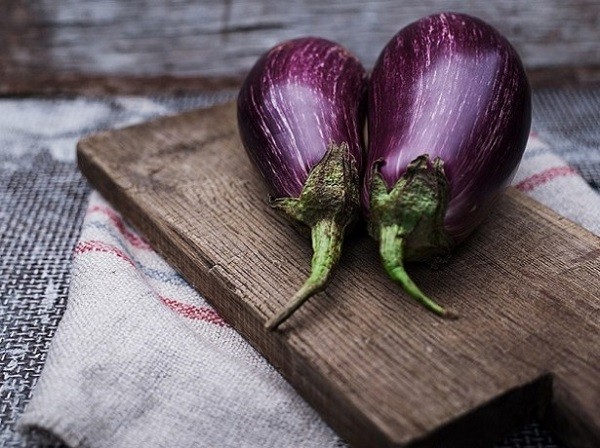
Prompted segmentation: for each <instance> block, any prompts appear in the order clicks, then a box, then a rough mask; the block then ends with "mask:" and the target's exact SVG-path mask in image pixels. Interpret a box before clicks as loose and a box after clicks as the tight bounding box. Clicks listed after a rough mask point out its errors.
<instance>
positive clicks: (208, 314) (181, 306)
mask: <svg viewBox="0 0 600 448" xmlns="http://www.w3.org/2000/svg"><path fill="white" fill-rule="evenodd" d="M159 297H160V300H161V301H162V302H163V303H164V304H165V305H167V306H168V307H169V308H170V309H172V310H173V311H175V312H176V313H177V314H180V315H182V316H184V317H187V318H189V319H194V320H203V321H205V322H210V323H211V324H215V325H219V326H220V327H225V326H227V323H226V322H225V321H224V320H223V318H222V317H221V316H219V314H218V313H217V312H216V311H215V310H213V309H212V308H209V307H206V306H204V307H199V306H194V305H188V304H187V303H181V302H178V301H177V300H174V299H169V298H166V297H163V296H159Z"/></svg>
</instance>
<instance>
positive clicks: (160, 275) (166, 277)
mask: <svg viewBox="0 0 600 448" xmlns="http://www.w3.org/2000/svg"><path fill="white" fill-rule="evenodd" d="M87 228H92V229H98V230H102V231H104V232H106V233H107V234H108V235H110V236H111V237H112V238H114V239H115V240H117V241H118V243H119V244H120V245H121V246H123V247H127V241H126V238H125V237H124V236H123V235H122V234H121V232H119V231H117V230H115V228H114V227H113V226H111V225H109V224H105V223H103V222H98V221H88V222H87V223H85V225H84V226H83V229H82V231H85V230H86V229H87ZM128 255H129V256H130V258H131V259H132V260H133V262H134V263H135V264H136V266H137V267H138V268H139V270H140V271H141V272H142V273H143V274H144V275H145V276H146V277H149V278H151V279H152V280H158V281H161V282H164V283H171V284H175V285H180V286H187V287H190V285H189V284H188V283H187V282H186V281H185V280H184V279H183V277H181V275H179V274H178V273H177V272H175V271H171V272H169V271H163V270H160V269H155V268H151V267H149V266H145V265H144V264H143V263H141V262H140V260H138V259H137V258H136V257H134V256H133V255H132V254H131V253H130V252H129V251H128Z"/></svg>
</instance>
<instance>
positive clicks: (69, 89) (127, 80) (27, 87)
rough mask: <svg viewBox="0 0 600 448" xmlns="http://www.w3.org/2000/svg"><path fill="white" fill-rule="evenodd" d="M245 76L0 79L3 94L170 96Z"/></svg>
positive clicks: (227, 84)
mask: <svg viewBox="0 0 600 448" xmlns="http://www.w3.org/2000/svg"><path fill="white" fill-rule="evenodd" d="M241 83H242V77H241V76H239V75H232V76H220V77H214V76H177V75H158V76H136V75H118V74H116V75H108V74H87V73H81V74H79V73H68V74H65V73H54V74H46V73H44V74H36V73H32V74H26V75H23V76H4V77H2V78H1V79H0V97H7V96H8V97H32V96H41V97H47V96H50V97H52V96H67V97H69V96H86V97H100V96H106V95H167V96H175V97H177V96H183V95H192V94H194V93H195V94H198V93H204V92H217V91H221V90H237V89H238V88H239V86H240V85H241Z"/></svg>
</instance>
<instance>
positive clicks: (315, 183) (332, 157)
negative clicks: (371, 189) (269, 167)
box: [265, 143, 360, 330]
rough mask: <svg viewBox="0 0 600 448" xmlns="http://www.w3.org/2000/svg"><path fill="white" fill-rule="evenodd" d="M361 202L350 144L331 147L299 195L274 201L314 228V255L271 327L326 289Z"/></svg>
mask: <svg viewBox="0 0 600 448" xmlns="http://www.w3.org/2000/svg"><path fill="white" fill-rule="evenodd" d="M359 201H360V199H359V177H358V168H357V166H356V161H355V160H354V157H353V156H352V155H351V154H350V151H349V149H348V145H347V144H346V143H342V144H340V145H336V144H334V143H331V144H330V145H329V146H328V148H327V152H326V153H325V155H324V156H323V158H322V159H321V161H320V162H319V163H317V164H316V165H315V166H314V168H313V169H312V170H311V172H310V174H309V176H308V178H307V180H306V183H305V184H304V188H303V189H302V192H301V194H300V197H299V198H279V199H275V200H272V201H271V206H272V207H273V208H275V209H277V210H279V211H280V212H282V213H283V214H284V215H285V216H287V217H288V218H289V219H291V220H292V221H294V222H299V223H302V224H304V225H305V226H307V227H309V228H310V229H311V236H312V247H313V257H312V262H311V273H310V276H309V277H308V279H307V280H306V281H305V283H304V284H303V285H302V287H301V288H300V289H299V290H298V292H296V294H294V296H293V297H292V299H291V300H290V301H289V302H288V303H287V304H286V305H284V307H283V308H282V309H281V310H280V311H279V312H278V313H276V314H275V315H274V316H273V317H272V318H270V319H269V320H268V321H267V323H266V324H265V328H266V329H267V330H274V329H276V328H277V327H278V326H279V325H280V324H282V323H283V322H284V321H285V320H286V319H287V318H288V317H290V316H291V315H292V314H293V313H294V311H296V310H297V309H298V308H299V307H300V306H301V305H302V304H303V303H304V302H305V301H306V300H308V299H309V298H310V297H312V296H313V295H315V294H317V293H319V292H321V291H323V290H324V289H325V287H326V286H327V283H328V282H329V280H330V279H331V276H332V273H333V270H334V268H335V266H336V265H337V263H338V261H339V259H340V256H341V252H342V244H343V241H344V235H345V233H346V229H347V228H348V226H350V225H352V224H354V222H356V220H357V219H358V215H359V210H360V202H359Z"/></svg>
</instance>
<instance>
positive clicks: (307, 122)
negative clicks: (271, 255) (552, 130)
mask: <svg viewBox="0 0 600 448" xmlns="http://www.w3.org/2000/svg"><path fill="white" fill-rule="evenodd" d="M366 90H367V75H366V72H365V69H364V68H363V66H362V65H361V63H360V62H359V61H358V59H356V58H355V57H354V56H352V55H351V54H350V53H349V52H348V51H347V50H345V49H344V48H342V47H341V46H339V45H338V44H336V43H333V42H330V41H328V40H325V39H320V38H314V37H307V38H301V39H295V40H290V41H287V42H283V43H281V44H279V45H277V46H276V47H274V48H272V49H271V50H269V51H268V52H267V53H266V54H264V55H263V56H262V57H261V58H260V59H259V60H258V61H257V63H256V64H255V65H254V67H253V68H252V69H251V71H250V73H249V74H248V76H247V78H246V80H245V81H244V83H243V85H242V88H241V90H240V93H239V96H238V102H237V114H238V128H239V130H240V135H241V138H242V143H243V145H244V147H245V149H246V152H247V153H248V156H249V157H250V160H251V161H252V162H253V163H254V165H255V166H256V167H257V168H258V171H260V173H261V174H262V177H263V178H264V180H265V181H266V184H267V186H268V187H269V190H270V193H271V195H272V198H271V201H270V202H271V205H272V206H273V207H274V208H275V209H277V210H278V211H280V212H281V213H282V214H283V215H285V216H286V217H288V218H289V219H290V220H292V221H294V222H298V223H300V224H301V225H303V226H306V227H308V228H310V229H311V236H312V245H313V258H312V262H311V274H310V276H309V278H308V279H307V280H306V282H305V283H304V284H303V286H302V287H301V288H300V289H299V290H298V292H297V293H296V294H295V295H294V297H292V299H291V300H290V302H289V303H288V304H287V305H286V306H285V307H284V308H283V310H282V311H281V312H279V313H278V314H276V315H275V316H274V317H273V318H271V319H270V320H269V321H268V322H267V324H266V327H267V328H268V329H274V328H276V327H277V326H278V325H279V324H281V323H282V322H283V321H284V320H285V319H287V318H288V317H289V316H290V315H291V314H292V313H293V312H294V311H295V310H296V309H297V308H298V307H299V306H300V305H302V303H303V302H304V301H306V300H307V299H308V298H309V297H311V296H313V295H314V294H316V293H318V292H320V291H322V290H323V289H324V288H325V286H326V285H327V282H328V281H329V279H330V278H331V275H332V272H333V269H334V267H335V265H336V264H337V262H338V260H339V258H340V254H341V248H342V243H343V239H344V234H345V232H346V229H347V228H348V227H349V226H350V225H352V224H353V223H354V222H355V221H356V220H357V218H358V217H359V214H360V174H361V167H362V165H363V157H364V144H363V139H362V128H363V124H364V119H365V110H364V109H365V106H366V101H365V96H366Z"/></svg>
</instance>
